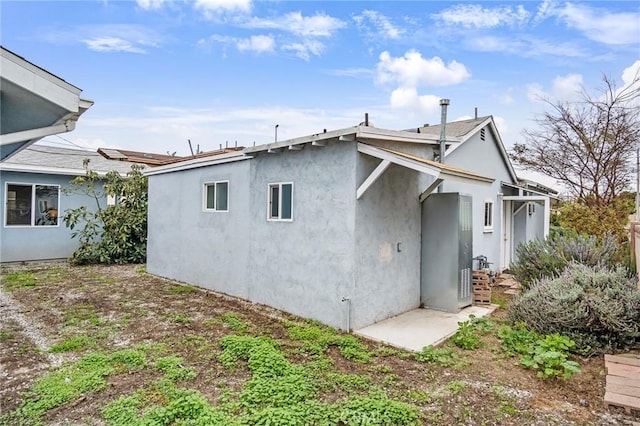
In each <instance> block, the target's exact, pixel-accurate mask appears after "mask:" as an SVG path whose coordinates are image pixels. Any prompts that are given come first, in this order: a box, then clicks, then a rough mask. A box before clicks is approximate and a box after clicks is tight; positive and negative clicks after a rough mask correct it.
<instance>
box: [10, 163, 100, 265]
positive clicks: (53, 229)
mask: <svg viewBox="0 0 640 426" xmlns="http://www.w3.org/2000/svg"><path fill="white" fill-rule="evenodd" d="M71 179H73V176H65V175H48V174H38V173H22V172H2V174H1V178H0V199H1V200H2V203H3V207H2V209H0V226H1V228H0V261H2V262H21V261H31V260H49V259H64V258H67V257H69V256H70V255H71V254H72V253H73V251H74V250H75V249H76V248H77V247H78V240H77V239H72V238H71V233H72V232H73V231H71V230H70V229H68V228H67V227H66V226H65V225H64V221H63V219H62V218H63V214H64V212H65V210H67V209H73V208H76V207H80V206H83V205H85V206H87V208H89V209H91V210H93V209H94V206H95V200H94V199H92V198H89V197H86V196H84V195H80V194H64V193H63V192H62V189H63V188H65V187H68V186H69V182H70V181H71ZM7 183H11V184H39V185H59V186H60V199H59V200H60V205H59V206H58V212H59V217H58V224H57V225H52V226H7V225H6V220H5V214H6V205H7V198H6V193H5V191H6V189H7ZM104 205H106V200H103V206H104Z"/></svg>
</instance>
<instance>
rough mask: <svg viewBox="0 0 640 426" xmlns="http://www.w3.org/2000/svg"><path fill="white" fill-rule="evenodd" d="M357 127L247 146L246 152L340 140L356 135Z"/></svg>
mask: <svg viewBox="0 0 640 426" xmlns="http://www.w3.org/2000/svg"><path fill="white" fill-rule="evenodd" d="M357 128H358V126H355V127H347V128H345V129H338V130H332V131H329V132H322V133H315V134H313V135H308V136H302V137H299V138H294V139H287V140H284V141H281V142H273V143H267V144H263V145H258V146H254V147H249V148H245V149H244V152H245V153H247V154H253V153H254V152H261V151H271V152H277V151H276V150H277V149H281V148H284V149H288V148H289V147H290V146H295V145H301V144H307V143H314V142H320V141H327V140H329V139H336V140H338V139H339V138H340V137H341V136H348V135H354V134H355V133H356V131H357ZM316 145H319V146H320V145H321V144H316Z"/></svg>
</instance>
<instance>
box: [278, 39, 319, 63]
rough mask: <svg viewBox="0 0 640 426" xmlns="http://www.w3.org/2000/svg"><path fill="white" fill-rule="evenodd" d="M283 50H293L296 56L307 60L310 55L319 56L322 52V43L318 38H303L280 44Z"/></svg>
mask: <svg viewBox="0 0 640 426" xmlns="http://www.w3.org/2000/svg"><path fill="white" fill-rule="evenodd" d="M282 49H283V50H291V51H293V52H294V53H295V54H296V56H297V57H299V58H300V59H304V60H305V61H308V60H310V59H311V55H313V56H320V55H322V53H323V52H324V44H323V43H321V42H319V41H318V40H312V39H308V40H303V41H301V42H294V43H288V44H285V45H283V46H282Z"/></svg>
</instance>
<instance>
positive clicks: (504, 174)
mask: <svg viewBox="0 0 640 426" xmlns="http://www.w3.org/2000/svg"><path fill="white" fill-rule="evenodd" d="M445 162H446V163H447V164H449V165H452V166H455V167H460V168H463V169H466V170H471V171H473V172H475V173H478V174H480V175H484V176H489V177H491V178H493V179H495V180H494V182H493V183H492V184H490V185H488V184H481V183H462V182H448V181H445V183H444V192H459V193H461V194H469V195H472V197H473V257H476V256H480V255H484V256H487V259H488V261H489V262H492V263H493V264H492V265H491V267H492V269H496V270H497V269H498V268H499V263H500V256H501V252H500V247H501V245H500V244H501V238H502V233H503V231H504V230H503V229H502V215H503V213H502V209H503V205H502V198H501V197H500V196H499V195H498V194H500V193H501V192H502V188H501V182H510V183H515V182H513V179H512V177H511V175H510V174H509V170H508V168H507V165H506V163H505V161H504V158H503V157H502V155H501V153H500V150H499V148H498V146H497V142H496V140H495V139H494V135H493V134H492V132H491V131H490V130H489V128H488V127H487V128H486V133H485V140H481V139H480V132H478V133H476V134H475V135H474V136H472V137H471V138H470V139H469V140H468V141H466V142H465V143H464V144H463V145H462V146H460V147H459V148H458V149H456V150H455V151H453V152H452V153H451V154H450V155H448V156H447V157H446V159H445ZM486 201H492V202H493V227H492V229H485V227H484V208H485V202H486ZM476 266H477V263H476V262H474V267H476Z"/></svg>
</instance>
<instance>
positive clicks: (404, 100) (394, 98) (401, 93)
mask: <svg viewBox="0 0 640 426" xmlns="http://www.w3.org/2000/svg"><path fill="white" fill-rule="evenodd" d="M390 101H391V107H392V108H402V109H404V110H407V111H410V112H412V113H413V114H415V115H417V116H421V117H424V116H426V115H429V114H431V113H433V112H435V111H437V110H438V108H440V97H438V96H435V95H418V91H417V90H416V89H415V88H413V87H399V88H397V89H396V90H394V91H393V92H391V98H390Z"/></svg>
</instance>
